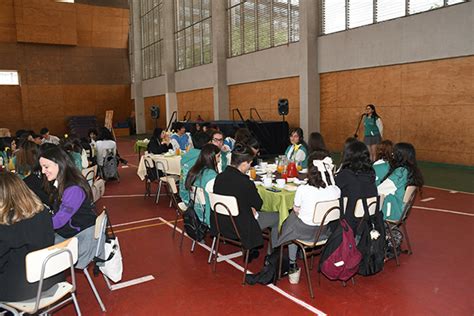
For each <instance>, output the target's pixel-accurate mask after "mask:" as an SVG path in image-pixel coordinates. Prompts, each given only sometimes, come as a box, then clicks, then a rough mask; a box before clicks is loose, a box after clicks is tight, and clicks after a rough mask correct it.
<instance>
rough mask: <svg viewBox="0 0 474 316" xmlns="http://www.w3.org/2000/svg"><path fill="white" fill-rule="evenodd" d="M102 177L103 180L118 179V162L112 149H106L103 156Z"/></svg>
mask: <svg viewBox="0 0 474 316" xmlns="http://www.w3.org/2000/svg"><path fill="white" fill-rule="evenodd" d="M101 169H102V174H101V176H102V178H103V179H104V180H106V181H107V180H110V179H118V178H119V174H118V162H117V157H115V155H114V152H113V151H112V150H107V153H106V155H105V157H104V164H103V165H102V168H101Z"/></svg>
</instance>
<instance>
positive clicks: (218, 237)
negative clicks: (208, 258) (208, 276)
mask: <svg viewBox="0 0 474 316" xmlns="http://www.w3.org/2000/svg"><path fill="white" fill-rule="evenodd" d="M220 243H221V236H220V234H218V235H217V242H216V253H215V254H214V262H213V266H212V271H213V272H216V264H217V257H218V256H219V244H220Z"/></svg>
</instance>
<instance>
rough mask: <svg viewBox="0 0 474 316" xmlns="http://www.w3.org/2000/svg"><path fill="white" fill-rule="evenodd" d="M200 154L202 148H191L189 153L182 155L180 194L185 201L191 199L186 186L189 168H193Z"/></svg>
mask: <svg viewBox="0 0 474 316" xmlns="http://www.w3.org/2000/svg"><path fill="white" fill-rule="evenodd" d="M200 154H201V150H200V149H195V148H191V149H190V150H189V151H188V152H187V153H185V154H184V155H183V156H182V157H181V177H180V181H179V196H180V197H181V200H183V201H188V200H189V192H188V191H187V190H186V188H185V187H184V182H185V180H186V176H187V175H188V172H189V170H191V168H192V167H193V166H194V164H195V163H196V160H197V159H198V157H199V155H200Z"/></svg>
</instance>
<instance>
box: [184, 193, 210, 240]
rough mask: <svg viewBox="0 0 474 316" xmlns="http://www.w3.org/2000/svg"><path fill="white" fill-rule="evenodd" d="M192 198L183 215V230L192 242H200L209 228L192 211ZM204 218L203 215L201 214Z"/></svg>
mask: <svg viewBox="0 0 474 316" xmlns="http://www.w3.org/2000/svg"><path fill="white" fill-rule="evenodd" d="M195 197H196V194H194V197H193V198H191V197H190V199H189V205H188V208H187V209H186V212H184V213H183V222H184V230H185V231H186V234H188V236H189V237H191V238H192V239H193V240H196V241H201V240H203V239H204V237H205V236H206V233H207V231H208V230H209V227H208V226H207V225H206V224H205V223H203V222H202V221H201V220H200V219H199V217H198V216H197V214H196V211H195V210H194V198H195ZM203 216H204V213H203Z"/></svg>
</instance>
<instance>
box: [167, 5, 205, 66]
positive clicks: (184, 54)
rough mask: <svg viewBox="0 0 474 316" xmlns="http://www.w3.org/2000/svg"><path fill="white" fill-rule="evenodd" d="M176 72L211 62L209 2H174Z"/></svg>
mask: <svg viewBox="0 0 474 316" xmlns="http://www.w3.org/2000/svg"><path fill="white" fill-rule="evenodd" d="M175 17H176V19H175V20H176V25H175V44H176V70H183V69H186V68H191V67H195V66H199V65H203V64H209V63H211V62H212V32H211V28H212V20H211V0H175Z"/></svg>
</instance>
